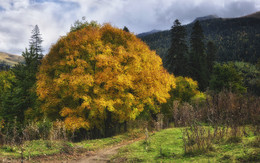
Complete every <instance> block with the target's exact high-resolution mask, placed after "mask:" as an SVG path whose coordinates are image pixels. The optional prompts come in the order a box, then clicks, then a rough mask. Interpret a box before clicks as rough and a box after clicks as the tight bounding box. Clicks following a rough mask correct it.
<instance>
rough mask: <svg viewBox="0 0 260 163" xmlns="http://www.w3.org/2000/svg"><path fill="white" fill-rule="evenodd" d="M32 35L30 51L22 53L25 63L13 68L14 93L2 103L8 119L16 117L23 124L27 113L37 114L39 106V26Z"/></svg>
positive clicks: (40, 40) (40, 56)
mask: <svg viewBox="0 0 260 163" xmlns="http://www.w3.org/2000/svg"><path fill="white" fill-rule="evenodd" d="M32 33H33V35H32V37H31V40H30V46H29V50H28V49H25V51H24V52H23V53H22V56H23V57H24V63H19V64H17V65H15V66H14V68H12V71H13V73H14V75H15V80H14V83H13V88H12V89H11V90H12V92H10V93H9V94H7V96H6V99H5V100H3V102H2V106H3V111H4V112H6V114H5V115H9V116H8V117H7V118H8V119H9V120H10V119H12V118H14V117H16V118H17V121H18V122H19V123H21V124H23V122H24V120H25V112H26V111H28V110H29V109H30V110H32V112H34V113H35V112H37V111H36V110H35V109H36V107H35V106H36V104H37V95H36V73H37V72H38V66H39V65H40V61H41V58H42V49H41V43H42V39H41V37H40V33H39V28H38V26H35V28H34V29H33V31H32ZM32 114H33V113H32ZM10 115H11V116H10Z"/></svg>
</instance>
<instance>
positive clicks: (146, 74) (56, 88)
mask: <svg viewBox="0 0 260 163" xmlns="http://www.w3.org/2000/svg"><path fill="white" fill-rule="evenodd" d="M37 79H38V80H37V93H38V95H39V98H40V100H42V101H43V105H42V109H43V111H44V113H45V114H46V115H47V116H48V117H49V118H52V119H56V118H60V119H63V120H64V122H65V124H66V127H67V129H69V130H75V129H80V128H85V129H90V128H92V127H102V125H104V121H105V120H106V119H107V118H108V116H110V115H111V117H110V118H112V120H113V121H116V122H124V121H128V120H130V119H135V118H136V117H137V116H138V115H139V113H140V112H142V111H143V110H144V109H149V110H151V111H153V112H158V111H159V104H160V103H165V102H166V101H167V99H168V98H169V97H170V95H169V93H168V92H169V91H170V89H171V88H173V87H175V82H174V77H173V76H172V75H170V74H169V73H168V72H167V71H166V70H165V69H164V68H163V66H162V60H161V59H160V57H159V56H158V55H156V53H155V52H154V51H151V50H150V49H149V48H148V46H147V45H146V44H145V43H143V42H142V41H141V40H140V39H138V38H136V36H134V35H133V34H131V33H129V32H125V31H123V30H121V29H117V28H114V27H112V26H111V25H109V24H105V25H103V26H92V25H87V26H85V27H83V28H79V29H75V30H72V31H71V32H70V33H68V34H67V36H64V37H61V38H60V40H59V41H58V42H57V43H56V44H55V45H53V47H52V48H51V50H50V52H49V54H47V55H46V57H45V58H44V59H43V61H42V65H41V66H40V72H39V74H38V76H37Z"/></svg>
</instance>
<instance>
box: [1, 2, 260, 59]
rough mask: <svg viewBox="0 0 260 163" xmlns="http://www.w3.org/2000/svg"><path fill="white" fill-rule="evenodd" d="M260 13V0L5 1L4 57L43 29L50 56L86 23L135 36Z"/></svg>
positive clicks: (2, 39)
mask: <svg viewBox="0 0 260 163" xmlns="http://www.w3.org/2000/svg"><path fill="white" fill-rule="evenodd" d="M259 10H260V0H0V51H1V52H7V53H11V54H18V55H21V53H22V51H24V49H25V48H26V47H28V42H29V38H30V36H31V31H32V29H33V27H34V26H35V25H36V24H37V25H38V26H39V28H40V32H41V34H42V37H43V40H44V41H43V43H42V45H43V48H44V50H45V53H47V52H48V51H49V48H50V46H51V45H52V44H54V43H56V41H57V39H58V38H59V37H60V36H63V35H66V33H67V32H68V31H69V29H70V26H71V25H72V24H73V23H74V22H75V21H76V20H80V19H81V18H82V17H83V16H85V17H86V20H88V21H91V20H96V21H98V22H99V23H101V24H102V23H105V22H108V23H111V24H112V25H113V26H116V27H118V28H123V27H124V26H127V27H128V28H129V30H130V31H131V32H134V33H135V34H138V33H141V32H147V31H150V30H153V29H159V30H164V29H170V27H171V25H172V22H173V21H174V20H175V19H177V18H178V19H179V20H180V21H181V22H182V23H183V24H186V23H189V22H191V21H193V20H194V19H195V18H196V17H201V16H206V15H210V14H215V15H218V16H220V17H239V16H243V15H247V14H250V13H253V12H256V11H259Z"/></svg>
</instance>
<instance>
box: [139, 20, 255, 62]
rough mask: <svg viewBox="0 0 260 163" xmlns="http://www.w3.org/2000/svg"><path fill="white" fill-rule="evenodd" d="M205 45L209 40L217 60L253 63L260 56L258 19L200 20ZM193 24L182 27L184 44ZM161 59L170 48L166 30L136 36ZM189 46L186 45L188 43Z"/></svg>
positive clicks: (168, 35)
mask: <svg viewBox="0 0 260 163" xmlns="http://www.w3.org/2000/svg"><path fill="white" fill-rule="evenodd" d="M200 24H201V26H202V29H203V32H204V35H205V40H204V41H205V43H206V42H208V41H209V40H211V41H213V42H214V43H215V45H216V47H217V58H216V59H217V61H220V62H226V61H245V62H250V63H256V62H257V59H258V58H259V57H260V19H257V18H251V17H244V18H233V19H223V18H217V19H209V20H204V21H200ZM193 25H194V23H191V24H188V25H184V27H185V28H186V31H187V36H188V37H187V41H188V40H190V38H189V36H190V34H191V32H192V27H193ZM140 38H141V39H142V40H143V41H144V42H146V43H147V44H148V45H149V46H150V48H151V49H152V50H156V53H157V54H159V55H160V56H161V58H162V59H163V60H165V56H166V54H167V53H168V49H169V48H170V45H171V32H170V30H166V31H162V32H157V33H153V34H150V35H146V36H144V37H140ZM188 45H189V44H188Z"/></svg>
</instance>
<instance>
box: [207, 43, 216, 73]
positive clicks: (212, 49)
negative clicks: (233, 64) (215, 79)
mask: <svg viewBox="0 0 260 163" xmlns="http://www.w3.org/2000/svg"><path fill="white" fill-rule="evenodd" d="M216 53H217V47H216V46H215V44H214V43H213V42H212V41H209V42H208V44H207V65H208V71H209V75H210V74H212V71H213V66H214V61H215V60H216Z"/></svg>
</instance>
